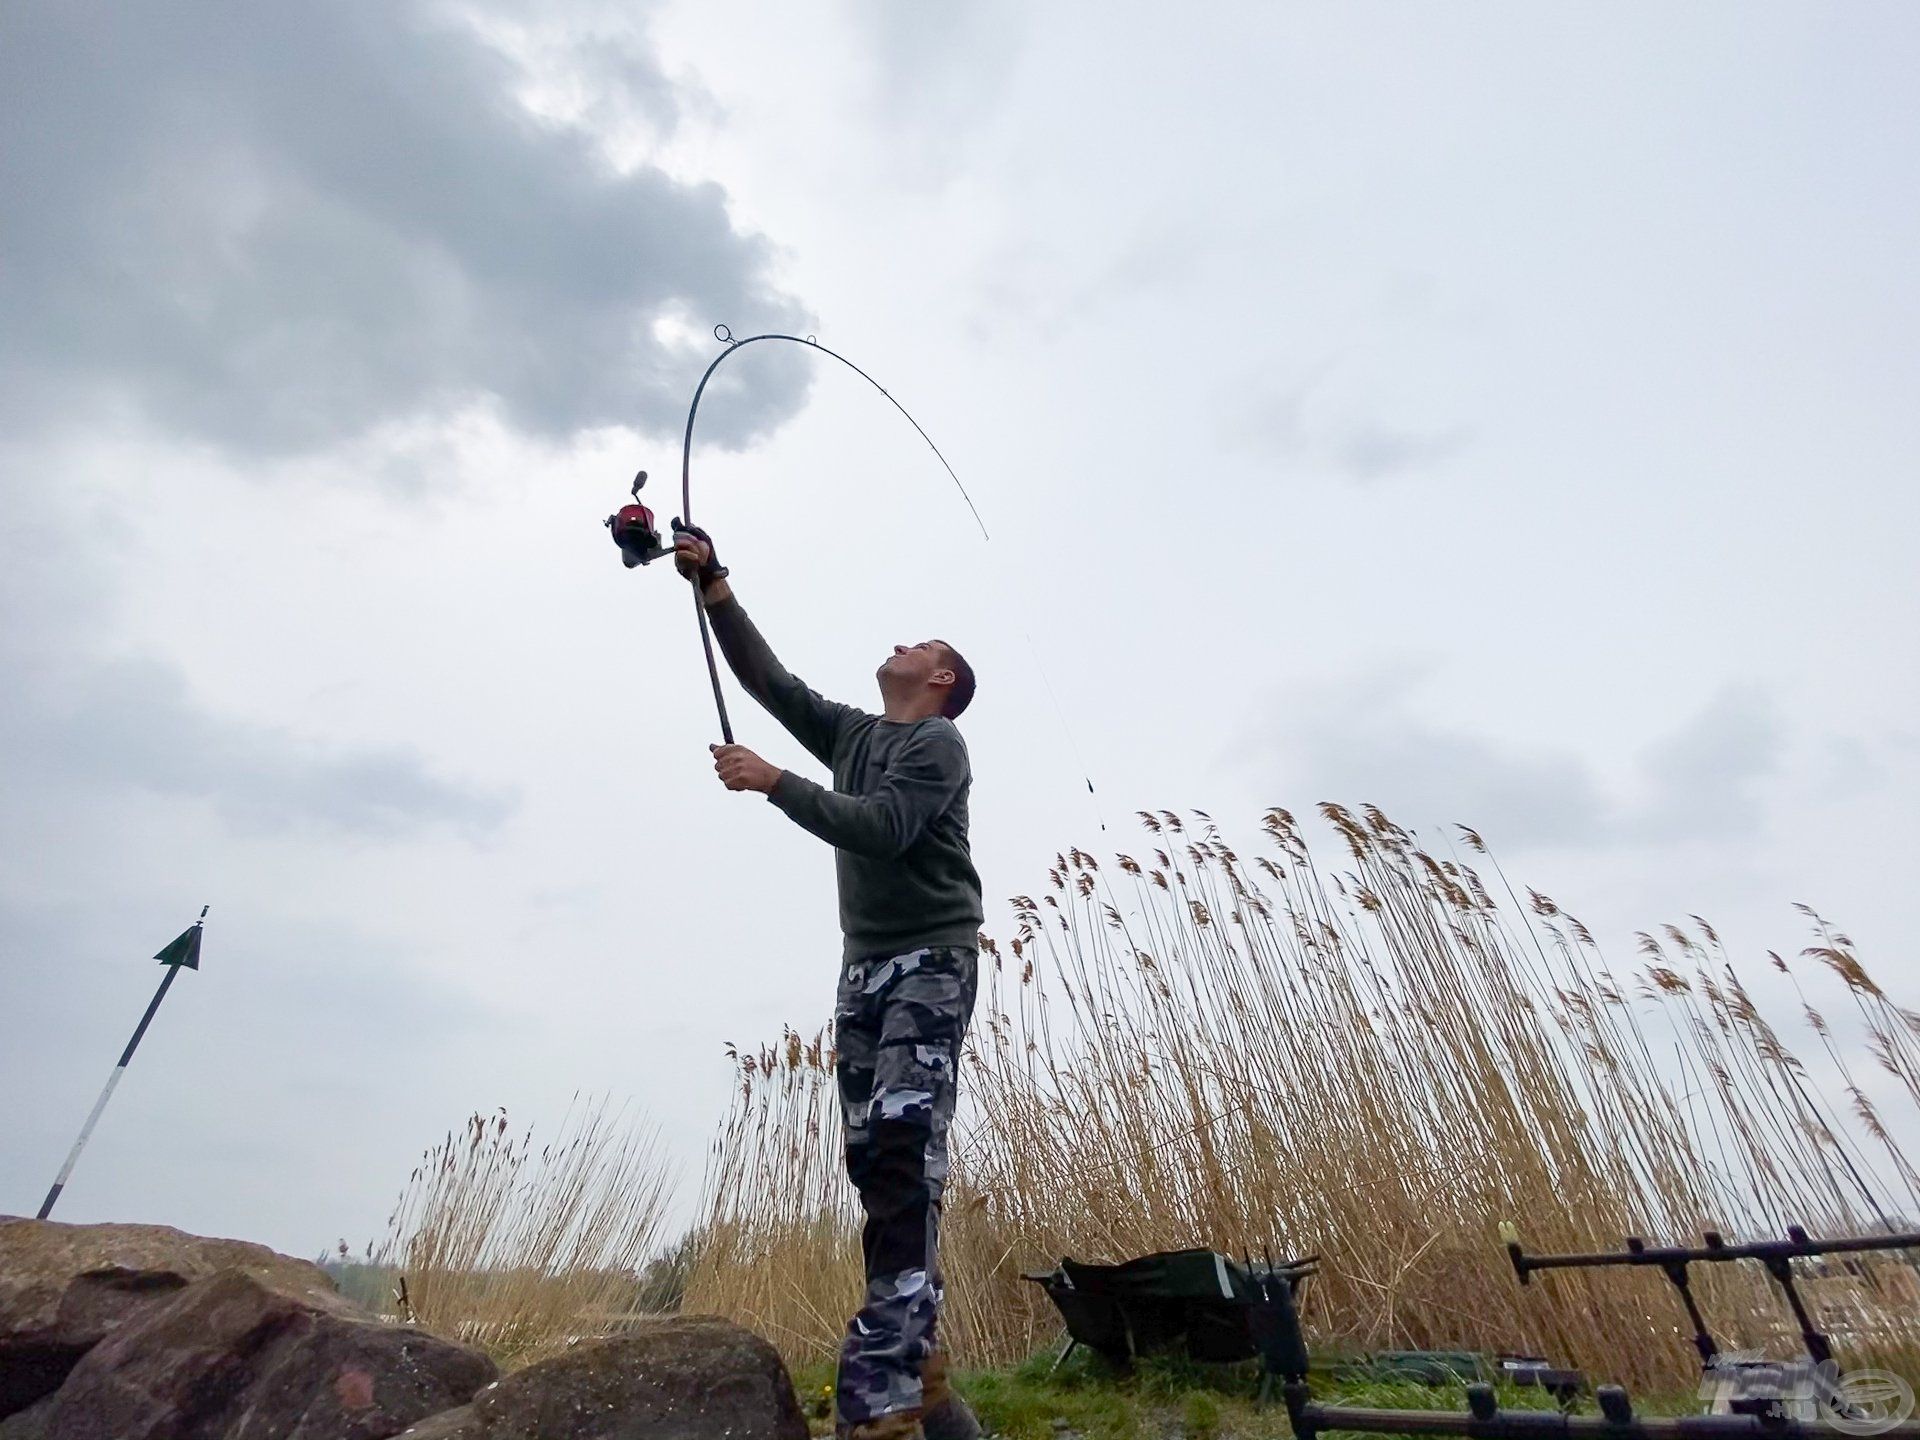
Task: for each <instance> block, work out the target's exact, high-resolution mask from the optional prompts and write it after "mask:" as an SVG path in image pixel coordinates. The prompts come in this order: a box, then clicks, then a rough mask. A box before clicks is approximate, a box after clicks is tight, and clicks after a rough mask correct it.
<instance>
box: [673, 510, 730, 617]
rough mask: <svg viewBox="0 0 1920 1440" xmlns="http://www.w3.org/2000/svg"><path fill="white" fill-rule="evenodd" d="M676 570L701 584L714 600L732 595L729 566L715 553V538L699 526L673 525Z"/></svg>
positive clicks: (677, 522) (701, 587)
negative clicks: (728, 586)
mask: <svg viewBox="0 0 1920 1440" xmlns="http://www.w3.org/2000/svg"><path fill="white" fill-rule="evenodd" d="M673 567H674V569H676V570H678V571H679V572H680V573H681V574H682V575H684V576H685V577H686V578H687V579H689V580H692V581H694V582H695V583H696V584H698V585H699V587H700V589H701V592H702V593H703V594H705V595H706V596H708V598H710V599H716V600H717V599H720V598H722V597H723V596H724V595H726V594H727V593H728V588H727V584H726V579H727V567H726V566H724V565H722V564H721V563H720V561H719V557H718V556H717V555H715V554H714V549H713V537H712V536H711V535H709V534H707V532H706V531H704V530H702V529H701V528H700V527H699V526H698V525H686V524H682V523H681V522H680V521H679V520H675V521H674V522H673Z"/></svg>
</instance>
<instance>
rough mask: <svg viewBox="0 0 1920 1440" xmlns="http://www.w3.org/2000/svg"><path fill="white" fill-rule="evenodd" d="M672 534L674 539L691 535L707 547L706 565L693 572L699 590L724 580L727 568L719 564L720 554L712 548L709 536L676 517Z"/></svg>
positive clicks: (711, 539)
mask: <svg viewBox="0 0 1920 1440" xmlns="http://www.w3.org/2000/svg"><path fill="white" fill-rule="evenodd" d="M673 533H674V536H675V538H676V539H677V538H678V537H679V536H682V535H691V536H692V537H693V538H694V539H696V540H698V541H699V542H700V543H701V544H702V545H704V546H706V547H707V561H706V564H704V565H702V566H701V567H700V568H699V569H698V570H696V571H695V572H694V574H695V576H696V577H697V578H698V579H699V581H700V588H701V589H702V590H704V589H706V588H707V586H709V585H711V584H712V583H713V582H714V581H716V580H724V579H726V578H727V567H726V566H724V565H722V564H721V563H720V552H719V551H717V550H715V549H714V548H713V537H712V536H711V535H709V534H707V532H706V531H704V530H702V529H701V528H700V527H699V526H698V525H686V524H683V523H681V520H680V517H679V516H677V515H676V516H675V517H674V520H673Z"/></svg>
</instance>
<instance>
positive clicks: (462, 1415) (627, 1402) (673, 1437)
mask: <svg viewBox="0 0 1920 1440" xmlns="http://www.w3.org/2000/svg"><path fill="white" fill-rule="evenodd" d="M401 1440H807V1422H806V1421H805V1419H803V1418H802V1416H801V1414H800V1404H799V1401H797V1400H796V1399H795V1398H794V1394H793V1381H792V1380H791V1379H790V1378H789V1377H788V1375H787V1367H786V1366H785V1365H783V1364H782V1363H781V1362H780V1356H779V1353H778V1352H777V1351H776V1350H775V1349H774V1348H773V1347H772V1346H771V1345H769V1344H768V1343H767V1342H766V1341H764V1340H762V1339H761V1338H760V1337H759V1336H757V1335H754V1334H752V1333H751V1332H750V1331H746V1330H742V1329H741V1328H740V1327H739V1326H738V1325H734V1324H730V1323H729V1322H727V1321H725V1320H717V1319H711V1318H704V1317H693V1318H688V1317H676V1318H668V1319H661V1320H656V1321H649V1322H647V1323H646V1324H645V1326H644V1327H643V1328H640V1329H636V1330H634V1331H631V1332H629V1333H627V1334H624V1335H621V1336H618V1337H617V1338H615V1339H611V1340H596V1341H589V1342H587V1343H584V1344H581V1345H577V1346H575V1347H574V1348H573V1349H571V1350H569V1351H567V1352H566V1353H565V1354H563V1355H558V1356H555V1357H554V1358H553V1359H551V1360H543V1361H541V1362H540V1363H539V1364H537V1365H529V1366H528V1367H527V1368H526V1369H524V1370H521V1371H519V1372H517V1373H516V1374H513V1375H509V1376H508V1377H507V1378H506V1379H504V1380H502V1381H500V1382H499V1383H498V1384H497V1385H491V1386H489V1387H488V1388H487V1389H486V1390H484V1391H482V1392H481V1393H480V1395H479V1396H478V1398H476V1399H475V1400H474V1402H473V1403H472V1404H471V1405H468V1406H465V1407H462V1408H461V1409H458V1410H453V1411H450V1412H448V1413H447V1414H444V1415H436V1416H434V1417H433V1418H432V1419H429V1420H427V1421H425V1422H423V1423H421V1424H419V1425H416V1426H414V1427H413V1428H412V1429H411V1430H408V1431H407V1432H406V1433H405V1434H404V1435H403V1436H402V1437H401Z"/></svg>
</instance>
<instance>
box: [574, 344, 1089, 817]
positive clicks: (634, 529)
mask: <svg viewBox="0 0 1920 1440" xmlns="http://www.w3.org/2000/svg"><path fill="white" fill-rule="evenodd" d="M713 338H714V339H716V340H718V341H719V342H720V343H721V345H723V346H724V347H725V348H724V349H723V350H721V352H720V353H719V354H718V355H716V356H714V357H713V363H712V364H710V365H708V366H707V369H706V373H705V374H703V375H702V376H701V377H700V383H699V384H698V385H697V386H695V387H694V391H693V403H692V404H691V405H690V406H688V407H687V429H686V434H685V436H684V437H683V438H682V440H681V442H680V514H679V515H678V516H676V517H675V518H674V520H673V522H672V526H671V529H672V533H673V535H674V536H675V537H676V538H677V537H678V536H679V535H681V534H682V533H685V532H687V531H689V530H691V529H692V527H693V423H694V421H695V420H696V419H698V418H699V415H700V397H701V396H703V395H705V394H706V391H707V382H708V381H709V380H711V379H713V376H714V372H715V371H716V370H718V369H719V368H720V366H721V365H722V364H724V363H725V362H726V361H728V360H730V359H732V358H733V357H734V356H735V355H737V354H739V353H740V352H741V351H742V350H744V349H746V348H747V346H749V345H757V344H759V343H760V342H761V341H763V340H780V341H785V342H787V343H789V344H793V345H804V346H805V347H806V348H807V349H809V350H813V351H817V352H818V353H819V354H822V355H827V356H830V357H832V358H833V359H835V360H838V361H839V362H840V363H841V364H842V365H844V366H846V367H847V368H848V369H849V370H851V371H853V373H854V374H856V375H858V376H859V377H860V378H861V379H862V380H864V381H866V382H867V383H868V384H869V385H871V386H872V387H873V388H874V389H876V390H878V391H879V392H880V393H881V394H882V395H885V396H886V397H887V400H888V401H889V403H891V404H892V406H893V408H894V409H896V410H898V411H899V412H900V413H901V414H902V415H905V416H906V417H907V423H908V424H909V425H911V426H913V428H914V429H915V430H916V431H918V432H919V435H920V438H921V439H922V440H924V441H926V442H927V448H928V449H930V450H932V451H933V453H934V455H935V456H936V457H937V458H938V459H939V461H940V463H941V465H942V466H944V467H945V468H946V472H947V474H948V475H950V476H952V478H953V483H954V485H955V487H956V488H957V489H958V490H959V491H960V498H961V499H963V500H965V501H966V502H967V509H968V510H969V511H971V512H972V514H973V523H974V524H976V525H978V526H979V527H980V538H981V539H982V540H985V539H986V538H987V525H986V522H985V521H984V520H982V519H981V518H980V511H979V509H978V508H977V507H976V506H975V505H974V503H973V497H972V496H971V495H969V494H967V487H966V486H965V485H963V484H961V483H960V477H959V476H958V475H956V474H954V469H953V466H952V465H950V464H948V463H947V457H946V456H945V455H943V454H941V453H940V447H939V446H938V445H936V444H934V443H933V437H932V436H931V435H929V434H927V432H926V430H925V429H923V428H922V426H921V424H920V422H919V421H918V420H916V419H914V418H913V415H912V414H911V413H910V412H909V411H908V409H907V407H906V406H904V405H902V404H901V403H900V402H899V401H898V400H896V399H895V398H894V396H893V392H891V391H890V390H888V389H887V387H886V386H884V385H882V384H881V383H880V382H879V381H878V380H876V379H874V378H873V376H871V375H869V374H868V373H867V372H866V371H864V370H862V369H861V368H860V367H859V366H858V365H856V364H854V363H853V361H851V360H849V359H848V358H847V357H846V356H844V355H842V354H840V352H839V351H837V350H830V349H828V348H827V347H826V346H825V345H822V344H821V343H820V342H819V341H818V340H816V339H815V338H814V337H813V336H811V335H808V336H805V337H804V338H803V337H801V336H799V335H782V334H777V333H774V332H771V331H770V332H768V333H766V334H763V335H749V336H748V337H747V338H746V339H744V340H736V339H735V338H734V335H733V331H731V330H730V329H728V328H727V327H726V326H725V325H716V326H714V327H713ZM646 483H647V472H646V471H644V470H642V471H641V472H640V473H639V474H638V475H636V476H634V479H633V488H632V491H631V494H632V496H633V500H632V503H631V504H627V505H623V506H621V507H620V509H619V510H617V511H615V512H614V513H613V514H611V515H609V516H608V517H607V519H606V526H607V529H608V530H610V531H612V532H613V542H614V544H616V545H618V546H619V547H620V558H621V561H622V562H623V563H624V564H625V565H626V566H627V568H628V569H632V568H633V567H634V566H636V565H650V564H652V563H653V562H654V561H655V560H658V559H660V558H662V557H663V556H668V555H671V554H673V550H674V547H673V543H672V541H670V540H663V539H662V537H661V535H660V531H659V529H658V528H657V527H656V526H655V524H654V519H653V511H651V510H649V509H648V508H647V507H646V506H645V505H643V504H641V503H640V490H641V487H642V486H644V485H645V484H646ZM692 588H693V613H694V617H695V619H696V620H697V621H698V623H699V626H700V648H701V650H702V651H703V652H704V653H705V655H706V658H707V678H708V679H709V680H710V681H712V683H713V707H714V709H715V710H716V711H717V712H718V713H719V716H720V735H721V738H722V739H723V740H725V742H726V743H727V744H729V745H731V744H733V722H732V720H730V719H729V718H728V716H727V699H726V695H725V694H724V693H723V692H722V690H721V688H720V667H719V665H718V664H717V663H716V662H715V660H714V658H713V634H712V631H711V630H710V628H709V627H708V624H707V607H706V604H705V603H704V601H703V600H702V599H701V595H700V586H699V584H698V583H697V581H696V583H695V584H694V585H693V587H692ZM1089 788H1091V786H1089Z"/></svg>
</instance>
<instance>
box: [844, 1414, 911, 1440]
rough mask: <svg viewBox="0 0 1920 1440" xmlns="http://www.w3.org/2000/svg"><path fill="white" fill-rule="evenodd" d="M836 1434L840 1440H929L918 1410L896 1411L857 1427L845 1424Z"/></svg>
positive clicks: (856, 1425) (865, 1421)
mask: <svg viewBox="0 0 1920 1440" xmlns="http://www.w3.org/2000/svg"><path fill="white" fill-rule="evenodd" d="M835 1433H836V1435H837V1437H838V1440H927V1436H926V1431H924V1430H922V1429H921V1428H920V1412H919V1411H918V1410H896V1411H894V1412H893V1413H892V1414H891V1415H881V1416H879V1417H877V1418H875V1419H872V1420H862V1421H860V1422H859V1423H858V1424H855V1425H848V1424H845V1423H844V1422H843V1423H842V1424H841V1425H840V1426H839V1427H838V1428H837V1430H836V1432H835Z"/></svg>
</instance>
